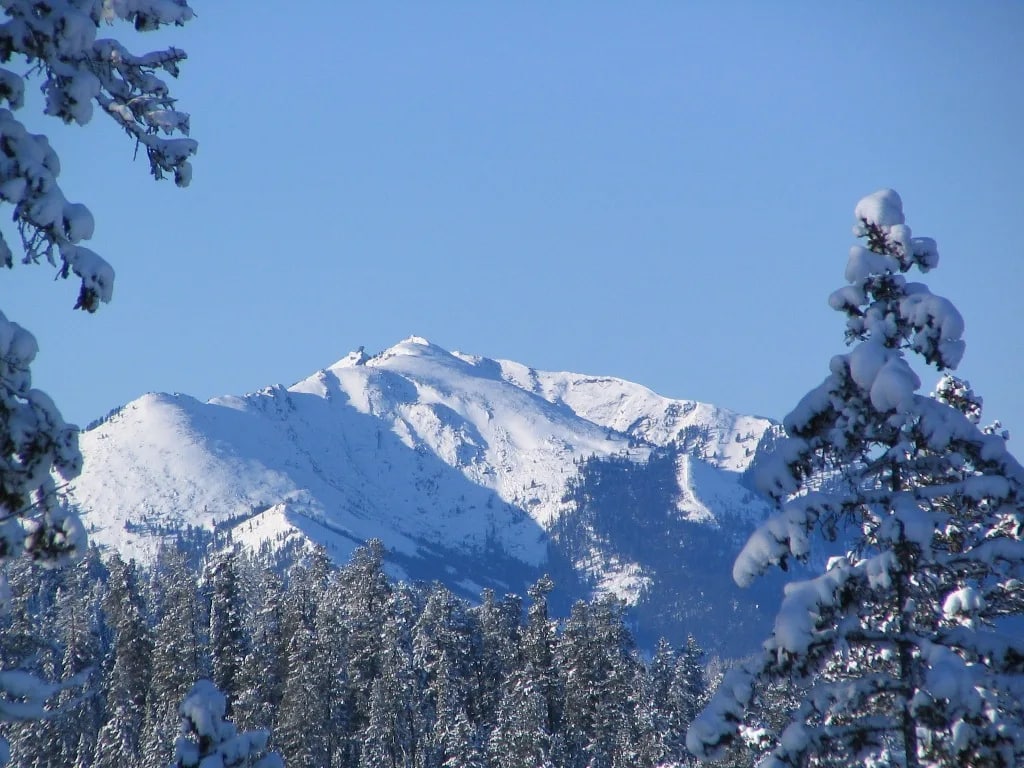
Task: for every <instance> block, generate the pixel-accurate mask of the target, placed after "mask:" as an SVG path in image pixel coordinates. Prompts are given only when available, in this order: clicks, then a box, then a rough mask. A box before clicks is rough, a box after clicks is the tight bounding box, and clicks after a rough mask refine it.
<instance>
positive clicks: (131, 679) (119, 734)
mask: <svg viewBox="0 0 1024 768" xmlns="http://www.w3.org/2000/svg"><path fill="white" fill-rule="evenodd" d="M110 580H111V582H110V583H111V587H110V590H109V592H108V601H107V604H108V615H109V614H111V613H112V614H113V616H112V623H113V627H114V633H115V634H114V642H113V647H112V653H111V656H112V658H113V663H112V664H111V666H110V673H109V677H108V678H107V681H106V707H105V711H106V715H107V719H106V722H105V723H104V725H103V728H102V729H101V730H100V733H99V736H98V737H97V740H96V751H95V756H94V765H95V766H96V768H134V766H138V765H139V759H140V749H139V747H140V740H141V734H142V720H143V713H144V712H145V703H146V693H147V691H148V689H149V683H150V671H151V664H152V638H151V636H150V632H149V628H148V626H147V624H146V619H145V614H144V611H143V610H141V609H140V606H139V604H140V603H141V598H140V597H139V593H138V584H137V580H136V578H135V571H134V568H133V567H132V565H131V564H129V565H124V564H121V565H120V566H118V564H117V563H116V562H115V565H114V568H113V569H112V571H111V576H110ZM114 595H120V596H122V597H120V598H116V597H114V598H111V596H114ZM115 601H117V602H115ZM109 620H111V619H108V621H109Z"/></svg>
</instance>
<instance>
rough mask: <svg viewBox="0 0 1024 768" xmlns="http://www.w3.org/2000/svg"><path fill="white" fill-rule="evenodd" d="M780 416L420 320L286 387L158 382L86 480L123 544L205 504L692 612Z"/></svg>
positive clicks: (108, 425) (250, 539)
mask: <svg viewBox="0 0 1024 768" xmlns="http://www.w3.org/2000/svg"><path fill="white" fill-rule="evenodd" d="M771 427H772V425H771V422H769V421H768V420H766V419H761V418H756V417H750V416H742V415H739V414H736V413H733V412H731V411H727V410H724V409H721V408H717V407H715V406H712V405H707V404H704V403H698V402H693V401H688V400H672V399H669V398H665V397H661V396H659V395H657V394H655V393H654V392H652V391H651V390H649V389H647V388H645V387H643V386H640V385H639V384H634V383H631V382H628V381H623V380H621V379H616V378H611V377H602V376H585V375H581V374H575V373H552V372H546V371H538V370H535V369H533V368H529V367H527V366H525V365H522V364H520V363H515V362H511V361H507V360H492V359H488V358H485V357H477V356H473V355H466V354H462V353H460V352H449V351H447V350H445V349H443V348H441V347H439V346H437V345H435V344H431V343H430V342H428V341H427V340H426V339H423V338H420V337H417V336H412V337H410V338H408V339H405V340H404V341H401V342H399V343H398V344H396V345H395V346H393V347H391V348H389V349H386V350H384V351H383V352H381V353H379V354H376V355H372V356H371V355H368V354H366V353H365V352H364V351H363V350H362V349H360V350H357V351H355V352H352V353H350V354H348V355H346V356H345V357H344V358H342V359H341V360H339V361H338V362H337V363H335V364H334V365H331V366H330V367H328V368H325V369H323V370H320V371H318V372H316V373H314V374H313V375H312V376H310V377H308V378H306V379H303V380H302V381H299V382H298V383H296V384H294V385H292V386H291V387H288V388H284V387H281V386H273V387H268V388H265V389H262V390H260V391H258V392H254V393H251V394H248V395H244V396H240V397H233V396H229V397H218V398H214V399H212V400H210V401H208V402H206V403H203V402H200V401H198V400H196V399H194V398H192V397H189V396H187V395H166V394H148V395H144V396H143V397H141V398H139V399H138V400H135V401H133V402H131V403H129V404H127V405H125V406H123V407H122V408H119V409H117V410H115V411H114V412H112V413H111V414H110V415H109V416H108V417H107V418H106V419H104V420H102V421H100V422H99V423H98V424H96V425H94V426H93V427H91V428H90V429H89V430H87V431H86V432H84V433H83V435H82V439H81V446H82V452H83V454H84V456H85V459H86V461H85V471H84V472H83V473H82V475H81V477H80V478H78V480H76V481H75V483H74V486H73V487H72V488H71V489H70V491H69V494H70V499H71V502H72V503H74V504H76V505H78V506H79V507H80V508H81V510H82V512H83V513H84V518H83V519H84V520H85V522H86V524H87V526H88V527H89V529H90V534H91V536H92V539H93V540H94V541H97V542H98V543H100V544H101V545H103V546H107V547H114V548H116V549H118V550H120V551H121V552H122V553H123V554H124V555H126V556H132V557H136V558H140V559H149V558H151V557H152V556H153V555H154V553H155V551H156V549H157V547H158V546H159V543H160V541H161V540H162V539H164V538H166V537H167V536H170V535H173V534H174V533H176V532H178V531H180V530H181V529H183V528H185V527H187V526H196V527H199V528H205V529H210V528H212V527H214V526H217V527H219V528H230V529H231V530H232V532H233V535H234V538H235V539H236V540H238V541H241V542H242V543H244V544H247V545H250V546H254V547H256V546H260V545H263V544H271V545H274V546H285V545H289V544H291V545H295V544H296V543H302V542H307V541H308V542H312V543H317V544H322V545H324V546H325V547H326V548H327V550H328V552H329V553H330V554H331V555H332V557H334V558H335V559H336V560H338V561H344V560H346V559H347V558H348V556H349V554H350V553H351V551H352V550H353V549H354V548H355V547H356V546H358V545H359V544H361V543H363V542H365V541H366V540H368V539H370V538H380V539H381V540H383V542H384V544H385V548H386V551H387V556H388V562H389V568H390V569H391V572H392V573H393V574H394V575H396V576H401V577H404V578H412V579H433V578H437V579H440V580H442V581H444V582H445V583H447V584H449V585H450V586H451V587H453V588H455V589H457V590H461V591H463V592H464V593H469V594H474V593H478V592H479V590H480V589H481V588H482V587H490V588H494V589H496V590H498V591H501V592H504V591H517V592H520V593H521V592H522V591H523V590H524V588H525V586H526V584H528V583H530V582H531V581H532V580H534V579H536V578H537V577H538V576H539V575H540V574H542V573H544V572H549V573H552V575H553V576H555V578H556V582H558V583H560V584H561V585H562V587H563V589H564V596H565V598H566V599H571V598H573V597H578V596H581V595H583V594H585V593H588V592H589V593H593V592H598V593H611V594H614V595H616V596H618V597H620V598H622V599H623V600H625V601H626V602H627V603H629V604H630V605H633V606H634V608H635V609H636V610H637V611H639V613H641V614H644V615H645V616H647V617H648V618H647V622H648V624H649V625H650V626H649V629H650V630H651V631H652V632H653V631H665V632H669V633H675V632H679V631H682V630H684V629H686V630H687V631H693V630H694V629H696V628H695V627H690V628H689V629H687V625H688V624H689V623H690V622H691V621H692V620H693V619H695V618H696V617H698V616H701V615H705V614H708V615H710V614H709V610H710V609H709V607H708V606H710V604H711V603H712V602H717V601H720V600H721V599H722V598H723V596H725V594H726V593H728V592H729V590H731V589H733V587H732V586H731V582H730V581H729V576H728V574H729V567H730V564H731V558H732V556H733V555H734V553H735V552H736V551H737V550H738V548H739V546H740V544H741V543H742V541H743V540H744V539H745V537H746V534H747V533H748V532H749V531H750V529H751V528H752V526H753V524H754V523H755V522H757V521H758V520H760V519H761V518H762V517H763V515H764V514H765V512H766V506H765V503H764V501H763V500H761V499H760V497H757V496H756V495H755V494H753V493H752V492H751V491H750V490H749V489H748V488H747V487H746V485H745V484H744V483H743V482H742V479H743V473H744V472H745V471H746V470H747V469H748V467H749V466H750V464H751V462H752V461H753V460H754V457H755V455H756V449H757V446H758V444H759V442H760V441H761V439H762V437H763V436H764V435H765V433H766V432H768V431H769V430H770V429H771ZM718 560H721V563H719V564H718V565H716V566H715V568H714V569H711V568H710V563H711V562H712V561H714V562H717V561H718ZM719 566H720V567H719ZM719 571H720V574H719ZM712 574H714V575H712ZM708 590H712V592H710V593H709V592H708ZM723 590H724V592H723ZM701 593H703V594H701ZM716 593H717V594H716ZM727 602H728V601H727ZM748 618H749V617H748ZM716 621H717V620H716ZM718 623H719V624H720V625H721V626H720V627H719V629H722V630H723V631H725V627H726V625H728V624H729V622H728V621H723V622H718ZM698 634H700V633H698Z"/></svg>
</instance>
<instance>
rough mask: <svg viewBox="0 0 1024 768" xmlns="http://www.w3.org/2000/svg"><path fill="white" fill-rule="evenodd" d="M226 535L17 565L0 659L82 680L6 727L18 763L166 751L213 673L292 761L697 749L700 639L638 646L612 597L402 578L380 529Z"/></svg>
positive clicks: (344, 767)
mask: <svg viewBox="0 0 1024 768" xmlns="http://www.w3.org/2000/svg"><path fill="white" fill-rule="evenodd" d="M226 544H227V543H226V542H224V541H215V542H211V546H210V548H209V550H208V552H209V553H210V554H208V555H207V556H204V557H198V556H195V555H192V556H188V555H186V554H185V552H196V551H197V548H196V546H195V542H194V541H193V542H188V544H187V546H183V547H182V548H176V547H167V548H164V549H163V550H162V551H161V552H160V555H159V557H158V559H157V561H156V563H155V565H154V566H153V567H152V568H143V567H140V566H139V565H137V564H136V563H134V562H127V563H126V562H124V561H123V560H122V559H121V558H120V557H118V556H114V557H113V558H112V559H109V560H104V559H103V558H102V557H101V556H100V554H99V551H98V550H97V549H95V548H92V549H90V550H89V552H88V553H87V555H86V557H85V558H84V559H83V560H82V561H80V562H79V563H77V564H75V565H74V566H70V567H68V568H65V569H63V570H58V571H43V572H41V573H40V572H39V571H38V569H35V568H34V567H33V566H30V565H26V564H24V563H19V564H18V567H17V568H16V569H15V570H14V572H13V573H12V577H11V582H12V589H13V599H12V611H11V613H10V615H9V616H8V617H7V618H6V619H4V623H3V630H2V633H0V647H2V649H3V654H4V659H3V661H4V663H5V666H13V665H15V664H21V665H22V667H23V668H25V669H27V670H29V671H32V672H35V673H37V674H38V675H39V676H40V677H42V678H43V679H46V680H51V681H54V682H58V681H64V682H66V683H68V685H67V686H66V688H65V689H64V690H63V691H62V692H61V693H60V694H59V695H58V696H56V697H55V698H54V700H53V701H52V702H51V705H50V706H51V707H52V709H51V715H50V717H49V718H48V719H44V720H36V721H29V722H26V723H23V724H12V723H6V724H5V725H4V733H5V735H6V736H7V737H8V738H9V740H10V742H11V747H12V760H13V764H14V765H19V766H33V767H34V768H44V767H47V768H58V766H60V767H61V768H64V767H65V766H86V765H93V766H111V767H113V766H118V768H124V767H125V766H129V767H130V766H139V767H140V768H163V767H164V766H166V765H167V764H168V763H169V762H170V760H171V758H172V754H173V746H174V739H175V736H176V734H177V732H178V726H179V723H180V716H179V715H178V707H179V705H180V704H181V702H182V700H183V699H184V697H185V696H186V694H188V692H189V690H190V689H191V687H192V685H193V684H194V683H195V682H196V681H197V680H199V679H201V678H204V677H208V678H210V679H212V680H213V682H214V683H215V684H216V685H217V686H218V687H219V688H220V690H222V691H223V692H224V693H225V694H226V695H227V700H228V715H229V717H231V718H232V719H233V720H234V721H235V723H236V725H237V726H238V727H239V728H240V729H254V728H269V729H270V730H271V731H272V734H273V735H272V739H271V746H272V747H273V748H275V749H277V750H278V751H279V752H280V753H281V755H282V757H283V758H284V760H285V762H286V765H288V766H290V768H302V767H306V768H320V767H326V766H336V767H337V768H370V766H373V768H380V767H381V766H424V767H426V768H429V767H432V766H438V767H440V766H465V767H467V768H468V767H471V766H481V767H482V766H499V765H500V766H502V768H507V767H508V766H522V768H527V767H528V766H529V767H530V768H533V767H535V766H543V765H550V766H559V767H562V766H564V767H565V768H583V766H654V765H662V764H675V763H685V762H686V759H687V758H686V757H685V755H686V752H685V748H684V745H683V741H684V736H685V732H686V727H687V725H688V723H689V722H690V720H691V719H692V717H693V715H694V713H695V712H696V711H697V710H698V709H699V707H700V706H701V705H702V704H703V703H704V701H705V698H706V696H705V692H706V690H707V685H708V681H707V680H706V679H705V671H704V662H705V660H704V658H703V653H702V651H701V649H700V648H699V647H698V646H697V645H696V643H695V642H694V641H693V640H692V639H691V640H690V642H689V643H688V644H686V645H685V646H684V647H682V648H672V647H670V646H669V644H668V643H665V642H662V643H661V644H659V645H658V646H657V648H656V650H655V652H654V653H653V655H652V656H650V657H645V656H643V655H641V654H640V653H639V652H638V651H637V649H636V646H635V643H634V640H633V637H632V636H631V634H630V632H629V630H628V629H627V627H626V626H625V624H624V623H623V606H622V605H621V603H620V602H618V601H616V600H615V599H613V598H610V597H606V598H604V599H601V600H597V601H594V602H590V603H584V602H579V603H577V604H576V605H575V606H573V608H572V610H571V612H570V613H569V615H567V616H555V615H553V611H551V610H550V609H549V607H548V601H547V595H548V593H549V592H550V590H551V588H552V583H551V581H550V580H549V579H547V578H543V579H541V580H540V581H539V582H537V584H535V585H534V586H533V587H532V588H531V589H530V591H529V595H526V596H519V595H504V596H498V595H495V594H494V593H493V592H485V593H484V594H483V595H482V596H481V600H480V602H479V603H478V604H470V603H469V602H467V601H465V600H463V599H460V598H458V597H456V596H454V595H453V594H452V593H451V592H450V591H449V590H448V589H446V588H445V587H443V586H440V585H439V584H433V585H428V584H418V585H410V584H406V583H394V582H393V581H391V580H389V579H388V577H387V576H386V574H385V572H384V569H383V560H382V549H381V546H380V544H379V543H378V542H371V543H370V544H369V545H368V546H366V547H362V548H360V549H358V550H357V551H356V552H355V554H354V556H353V558H352V560H351V562H349V563H348V564H347V565H346V566H344V567H343V568H340V569H337V568H334V567H332V566H331V565H330V563H329V560H328V559H327V557H326V555H325V554H324V553H323V552H322V551H320V552H315V553H313V554H311V555H310V556H308V557H306V558H303V559H301V561H300V562H298V563H297V564H296V565H294V566H293V567H291V568H290V569H288V570H287V572H284V571H283V570H282V569H281V568H280V560H279V558H280V553H279V552H278V553H275V554H273V555H271V554H269V550H267V551H264V552H263V553H260V554H252V553H248V552H246V551H243V550H241V549H234V548H232V547H230V546H225V545H226Z"/></svg>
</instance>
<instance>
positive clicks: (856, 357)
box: [687, 190, 1024, 768]
mask: <svg viewBox="0 0 1024 768" xmlns="http://www.w3.org/2000/svg"><path fill="white" fill-rule="evenodd" d="M855 215H856V219H857V225H856V227H855V233H856V234H857V235H858V236H859V237H861V238H863V240H864V241H865V242H864V244H863V245H857V246H855V247H854V248H852V250H851V252H850V257H849V262H848V264H847V268H846V279H847V282H848V285H846V286H844V287H843V288H840V289H839V290H837V291H836V292H835V293H833V294H832V296H831V298H830V305H831V306H832V307H833V308H834V309H836V310H839V311H841V312H843V313H844V314H845V315H846V316H847V330H846V338H847V342H848V343H849V344H850V345H852V349H851V350H850V351H849V352H848V353H847V354H843V355H838V356H836V357H834V358H833V359H832V362H831V364H830V366H829V369H830V373H829V376H828V377H827V378H826V379H825V381H824V382H823V383H822V384H821V385H820V386H818V387H816V388H815V389H813V390H811V392H810V393H808V394H807V395H806V396H805V397H804V398H803V399H802V400H801V401H800V403H799V404H798V405H797V407H796V408H795V409H794V410H793V412H792V413H790V414H789V416H787V417H786V419H785V428H786V432H787V437H786V438H785V439H783V440H782V441H781V442H780V444H779V446H778V449H777V451H776V452H775V454H774V459H773V461H771V462H768V463H767V464H766V465H764V466H763V468H762V470H761V472H760V474H759V477H758V482H759V483H760V485H761V488H762V490H764V491H766V492H767V493H769V494H771V495H772V496H773V497H774V498H775V499H776V500H777V502H778V512H777V513H776V514H775V515H774V516H773V517H771V518H770V519H769V520H767V521H766V522H765V523H764V524H763V525H762V526H761V527H760V528H759V529H758V530H757V531H756V532H755V533H754V535H753V536H752V537H751V539H750V540H749V541H748V543H747V545H746V547H745V548H744V549H743V551H742V552H741V554H740V556H739V558H738V559H737V561H736V564H735V567H734V574H733V575H734V577H735V579H736V581H737V582H739V583H740V584H748V583H749V582H750V581H751V580H752V579H753V578H755V577H756V576H757V575H759V574H760V573H762V572H763V571H764V570H765V569H767V568H768V567H770V566H772V565H780V566H782V567H785V564H786V561H787V559H788V558H791V557H792V558H798V559H805V558H806V557H807V555H808V552H809V548H810V545H811V542H812V540H813V539H814V538H815V536H816V535H824V536H825V537H827V538H833V537H836V536H843V537H851V539H852V546H851V547H850V549H849V551H848V552H847V553H846V555H845V556H843V557H836V558H832V559H831V560H830V561H829V563H828V565H827V567H826V570H825V572H824V573H823V574H822V575H820V576H818V577H817V578H813V579H810V580H806V581H800V582H796V583H793V584H790V585H789V586H788V588H787V589H786V594H785V597H784V599H783V602H782V605H781V609H780V611H779V614H778V618H777V619H776V623H775V629H774V632H773V634H772V636H771V637H770V638H769V639H768V640H767V641H766V642H765V644H764V650H763V653H761V654H760V655H759V656H758V657H756V658H755V659H754V660H753V661H751V662H749V663H747V664H746V665H744V666H743V667H741V668H739V669H735V670H733V671H731V672H730V673H729V674H728V675H727V676H726V677H725V679H724V681H723V683H722V685H721V687H720V688H719V690H718V692H717V694H716V695H715V697H714V699H713V700H712V701H711V703H710V704H709V705H708V707H707V708H706V709H705V710H704V712H703V713H702V715H701V716H700V717H699V718H698V719H697V720H696V721H695V722H694V724H693V725H692V726H691V727H690V729H689V731H688V735H687V746H688V747H689V749H690V750H691V751H693V752H694V753H695V754H697V755H698V756H700V757H701V758H704V759H707V758H712V757H715V756H719V755H721V754H722V753H723V752H724V751H725V749H726V748H727V747H728V746H729V745H730V744H731V743H733V742H734V741H735V740H736V738H737V734H738V732H740V731H741V730H742V728H743V726H744V723H745V719H744V718H745V714H746V712H747V711H748V710H749V708H750V707H751V705H752V703H753V702H754V700H755V698H756V695H757V691H758V689H759V688H760V687H763V686H764V685H765V684H766V683H769V682H771V681H787V680H789V681H793V682H795V683H798V684H801V685H808V686H809V687H808V689H807V694H806V696H805V697H804V698H803V700H802V701H801V702H800V703H799V705H798V706H797V707H796V708H795V710H794V711H793V712H791V713H790V718H789V724H788V725H787V726H786V727H784V728H783V729H781V732H777V733H775V734H774V735H771V736H772V744H773V748H772V750H771V751H770V753H769V754H768V755H767V756H766V757H765V759H764V761H763V762H762V763H761V765H764V766H803V765H820V764H828V765H864V764H873V765H898V766H906V768H914V767H915V766H919V765H930V766H931V765H937V766H962V765H975V766H981V765H986V766H1013V765H1018V764H1020V762H1021V760H1022V758H1024V752H1022V748H1024V732H1022V728H1021V705H1020V702H1021V701H1022V700H1024V699H1022V695H1024V677H1022V671H1024V638H1022V636H1021V634H1020V632H1019V631H1018V632H1013V629H1012V627H1011V626H1010V625H1009V622H1011V621H1012V620H1013V619H1014V618H1016V615H1017V614H1020V613H1021V612H1022V610H1024V600H1022V598H1024V584H1022V581H1020V579H1021V578H1022V577H1024V541H1022V540H1021V531H1022V525H1024V511H1022V510H1024V508H1022V504H1024V493H1022V491H1024V469H1022V467H1021V465H1020V464H1019V463H1018V462H1017V461H1016V460H1015V459H1014V458H1013V457H1012V456H1011V455H1010V454H1009V453H1008V451H1007V448H1006V441H1005V439H1004V437H1003V436H1001V435H998V434H994V433H993V431H992V430H984V429H981V428H979V426H978V425H977V423H976V422H977V416H978V414H977V411H978V405H979V404H978V402H977V400H976V398H973V397H968V396H967V390H966V388H964V387H956V386H953V385H947V386H946V387H945V389H944V390H943V392H941V393H940V397H938V398H932V397H928V396H925V395H922V394H920V393H919V392H918V389H919V386H920V382H919V380H918V377H917V376H916V375H915V373H914V372H913V370H912V369H911V367H910V365H909V363H908V361H907V356H908V355H917V356H918V357H919V358H920V359H921V361H922V362H923V363H926V364H928V365H931V366H934V367H935V368H937V369H939V370H940V371H941V370H944V369H951V368H954V367H956V365H957V364H958V363H959V362H960V358H961V356H962V354H963V351H964V342H963V341H962V339H961V335H962V332H963V321H962V319H961V317H960V314H959V313H958V312H957V310H956V309H955V308H954V307H953V305H952V304H951V303H950V302H949V301H947V300H946V299H944V298H941V297H939V296H935V295H933V294H932V293H931V292H930V291H929V290H928V288H927V287H926V286H924V285H922V284H921V283H916V282H910V281H909V280H907V278H906V276H905V275H906V273H907V272H909V271H910V270H911V269H912V268H914V267H917V268H918V269H920V270H921V271H922V272H924V271H927V270H929V269H931V268H933V267H935V266H936V264H937V263H938V253H937V249H936V246H935V243H934V241H932V240H930V239H927V238H916V237H912V235H911V231H910V228H909V227H907V226H906V224H905V223H904V216H903V210H902V203H901V201H900V198H899V196H898V195H897V194H896V193H895V192H893V191H891V190H882V191H880V192H876V193H875V194H872V195H870V196H868V197H866V198H864V199H863V200H861V201H860V202H859V203H858V205H857V207H856V213H855ZM1018 627H1019V625H1018Z"/></svg>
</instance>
